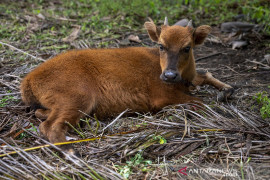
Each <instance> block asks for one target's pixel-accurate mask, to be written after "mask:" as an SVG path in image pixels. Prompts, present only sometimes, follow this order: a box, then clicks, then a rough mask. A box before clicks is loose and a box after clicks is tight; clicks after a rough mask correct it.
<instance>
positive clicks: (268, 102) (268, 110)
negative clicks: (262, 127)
mask: <svg viewBox="0 0 270 180" xmlns="http://www.w3.org/2000/svg"><path fill="white" fill-rule="evenodd" d="M269 88H270V87H269ZM268 96H269V94H268V93H267V92H266V91H263V92H260V93H257V94H256V96H254V97H253V99H255V100H257V102H258V104H260V106H261V108H260V113H261V116H262V118H263V119H265V118H269V117H270V99H269V97H268Z"/></svg>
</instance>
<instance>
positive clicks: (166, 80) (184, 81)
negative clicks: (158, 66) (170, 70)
mask: <svg viewBox="0 0 270 180" xmlns="http://www.w3.org/2000/svg"><path fill="white" fill-rule="evenodd" d="M160 79H161V80H162V81H163V82H165V83H168V84H178V83H181V84H183V85H185V86H191V85H192V83H191V82H189V81H188V80H185V79H182V78H181V77H178V78H175V79H168V78H166V77H165V76H164V75H163V74H161V75H160Z"/></svg>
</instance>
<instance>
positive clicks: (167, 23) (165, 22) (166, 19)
mask: <svg viewBox="0 0 270 180" xmlns="http://www.w3.org/2000/svg"><path fill="white" fill-rule="evenodd" d="M164 25H165V26H169V22H168V18H167V16H166V17H165V21H164Z"/></svg>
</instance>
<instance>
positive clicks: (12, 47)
mask: <svg viewBox="0 0 270 180" xmlns="http://www.w3.org/2000/svg"><path fill="white" fill-rule="evenodd" d="M0 44H2V45H5V46H8V47H10V48H11V49H15V50H17V51H19V52H21V53H23V54H26V55H28V56H30V57H31V58H34V59H37V60H40V61H42V62H45V60H44V59H41V58H39V57H36V56H33V55H31V54H29V53H27V52H25V51H23V50H21V49H18V48H16V47H14V46H12V45H10V44H7V43H4V42H2V41H0Z"/></svg>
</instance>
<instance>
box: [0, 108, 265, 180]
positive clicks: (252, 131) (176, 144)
mask: <svg viewBox="0 0 270 180" xmlns="http://www.w3.org/2000/svg"><path fill="white" fill-rule="evenodd" d="M187 106H193V108H194V105H177V106H170V107H166V108H164V109H163V110H162V111H160V112H159V113H157V114H155V115H151V114H137V115H133V116H124V117H123V116H122V117H120V116H119V117H117V118H116V120H115V121H112V122H113V123H111V122H107V123H102V122H99V121H95V120H94V121H89V122H88V123H84V124H85V126H83V127H80V128H77V131H79V132H80V134H83V135H84V137H87V138H91V137H98V136H104V137H106V138H101V139H98V140H96V141H88V142H81V143H79V144H78V143H77V144H74V146H75V148H76V149H77V150H78V151H79V152H80V153H81V155H82V158H75V157H73V158H68V159H67V157H66V158H63V156H61V155H60V154H59V153H58V151H56V149H57V147H54V146H52V147H44V148H41V149H37V150H33V151H28V152H24V151H22V148H24V147H31V146H36V145H37V144H45V143H48V142H46V141H44V140H42V139H41V138H40V137H39V136H37V135H36V134H38V132H36V131H33V129H32V130H30V129H28V130H26V129H24V130H25V131H24V132H26V133H27V136H26V137H24V138H23V139H21V140H14V139H11V138H9V137H10V134H9V135H4V136H2V137H1V139H0V141H1V143H3V144H5V145H4V146H2V147H1V153H7V152H10V151H17V152H18V153H17V154H16V155H8V156H6V157H3V158H1V159H0V163H1V167H0V172H1V176H2V178H4V179H12V178H14V179H28V178H31V179H42V178H43V179H46V178H47V179H53V178H54V179H84V178H85V179H89V178H93V179H95V178H97V179H102V178H109V179H121V176H120V175H119V173H117V170H118V172H119V171H120V169H121V165H122V166H124V165H125V162H126V161H127V160H128V159H130V157H133V156H135V155H136V154H137V153H141V154H142V155H143V158H144V159H147V160H151V161H152V164H150V165H147V166H145V167H146V169H147V171H146V172H142V169H140V166H138V167H136V166H134V167H132V173H130V178H131V179H132V177H135V176H134V175H135V174H134V173H137V175H136V176H140V177H146V176H147V177H148V178H150V177H152V179H156V178H158V177H162V178H165V177H170V176H171V177H179V176H180V177H181V175H182V174H180V173H179V172H177V171H178V170H179V169H181V168H183V167H188V169H187V170H188V171H187V172H189V173H188V174H189V177H194V178H200V176H201V178H203V179H204V178H211V179H212V178H220V177H222V175H224V173H219V172H215V173H213V172H209V171H204V173H193V171H191V169H194V168H197V169H198V168H199V169H203V168H204V169H207V168H212V171H213V169H227V170H231V171H232V172H234V173H235V174H234V176H233V177H231V178H236V177H235V176H236V175H237V178H240V179H241V178H243V176H244V177H245V178H251V179H252V178H253V177H256V179H257V178H260V177H261V178H262V179H263V178H264V177H265V176H266V175H268V177H269V173H268V174H265V173H262V171H258V170H256V171H255V170H254V169H258V167H260V169H265V168H267V167H268V165H267V164H269V163H270V141H269V137H270V128H269V125H268V124H267V123H266V121H265V120H262V119H261V118H260V117H258V116H256V115H254V114H252V113H249V112H245V111H242V110H239V109H237V108H236V107H234V106H233V105H220V106H217V105H215V106H213V107H212V108H210V107H209V106H206V108H205V109H203V110H202V109H201V110H200V109H199V108H197V110H196V111H192V110H190V109H187V108H186V107H187ZM14 109H16V110H17V109H18V107H16V108H14ZM10 112H12V111H10ZM122 115H124V113H122ZM8 116H9V115H7V116H6V117H7V118H6V119H9V118H8ZM26 116H27V115H26ZM25 119H28V120H25ZM30 122H31V116H30V117H28V118H27V117H22V116H21V117H18V121H17V123H18V124H19V126H18V127H19V128H18V129H17V130H16V131H18V130H19V129H23V128H21V127H26V126H27V125H26V124H27V123H28V124H29V123H30ZM97 122H98V123H97ZM0 123H1V124H3V123H5V121H1V122H0ZM87 124H88V125H89V126H88V125H87ZM98 124H100V125H98ZM6 126H8V124H6ZM2 127H3V126H2ZM90 127H91V129H92V130H90V129H89V128H90ZM97 127H98V129H97V131H96V132H95V131H93V130H94V129H96V128H97ZM105 127H106V129H105ZM3 128H5V127H3ZM104 129H105V130H104ZM127 131H129V132H127ZM121 132H126V133H121ZM117 133H118V134H117ZM76 134H77V133H76V132H73V133H71V134H70V135H71V136H76ZM109 134H115V135H113V136H109ZM157 136H159V137H162V138H164V139H166V141H167V143H164V144H162V143H160V138H155V137H157ZM77 137H78V135H77ZM255 163H259V164H255ZM116 165H118V166H116ZM242 173H243V174H242ZM83 177H84V178H83ZM226 178H230V177H226Z"/></svg>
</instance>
